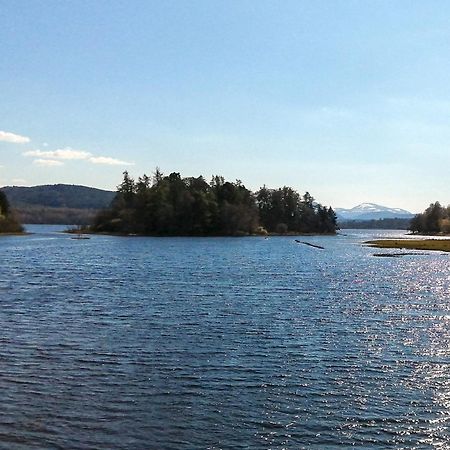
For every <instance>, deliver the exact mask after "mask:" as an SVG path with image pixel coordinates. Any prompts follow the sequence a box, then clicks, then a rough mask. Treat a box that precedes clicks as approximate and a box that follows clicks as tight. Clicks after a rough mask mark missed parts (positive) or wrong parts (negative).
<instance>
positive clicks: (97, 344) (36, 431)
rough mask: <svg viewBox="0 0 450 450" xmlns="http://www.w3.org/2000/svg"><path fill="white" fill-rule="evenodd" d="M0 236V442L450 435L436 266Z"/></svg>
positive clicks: (323, 441)
mask: <svg viewBox="0 0 450 450" xmlns="http://www.w3.org/2000/svg"><path fill="white" fill-rule="evenodd" d="M60 228H61V227H59V228H58V227H48V226H30V227H29V229H30V231H33V232H34V234H32V235H29V236H20V237H18V236H5V237H1V238H0V255H1V260H0V269H1V270H0V327H1V333H0V398H1V408H0V448H2V449H9V450H16V449H34V448H36V449H38V448H39V449H44V448H45V449H116V448H117V449H119V448H120V449H125V448H127V449H158V450H164V449H269V448H270V449H302V448H305V449H334V448H336V449H337V448H340V449H341V448H349V447H351V448H360V449H363V448H364V449H386V448H399V449H400V448H408V449H411V448H421V449H422V448H444V447H447V446H448V445H450V437H449V436H450V433H449V428H448V427H449V423H450V365H449V363H450V259H449V255H448V254H445V253H440V252H436V253H430V252H425V253H419V252H416V253H418V254H417V255H407V256H403V257H399V258H380V257H374V256H373V255H374V254H376V253H388V252H393V253H398V252H399V250H380V249H373V248H367V247H364V246H362V245H361V243H362V242H364V241H365V240H369V239H373V238H377V237H383V236H401V235H402V234H403V233H402V232H399V231H391V232H389V231H365V230H358V231H356V230H343V235H340V236H337V237H301V238H299V239H301V240H303V241H307V242H310V243H313V244H318V245H321V246H323V247H325V249H324V250H319V249H316V248H312V247H308V246H305V245H302V244H298V243H296V242H295V241H294V239H295V238H294V237H270V238H269V239H264V238H261V237H248V238H143V237H112V236H92V237H91V239H88V240H74V239H71V238H70V236H68V235H66V234H61V233H59V232H58V229H60Z"/></svg>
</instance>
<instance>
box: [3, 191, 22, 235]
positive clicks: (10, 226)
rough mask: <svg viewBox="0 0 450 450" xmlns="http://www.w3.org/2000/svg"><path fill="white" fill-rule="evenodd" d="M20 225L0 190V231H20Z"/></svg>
mask: <svg viewBox="0 0 450 450" xmlns="http://www.w3.org/2000/svg"><path fill="white" fill-rule="evenodd" d="M21 232H23V227H22V225H21V224H20V223H19V222H18V221H17V219H16V218H15V217H14V214H13V213H12V211H11V208H10V206H9V202H8V199H7V198H6V195H5V193H4V192H2V191H0V233H21Z"/></svg>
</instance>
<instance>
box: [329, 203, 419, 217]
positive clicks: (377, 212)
mask: <svg viewBox="0 0 450 450" xmlns="http://www.w3.org/2000/svg"><path fill="white" fill-rule="evenodd" d="M335 212H336V215H337V217H338V219H339V220H340V221H344V220H346V221H347V220H376V219H410V218H412V217H414V214H413V213H411V212H409V211H406V210H405V209H400V208H389V207H387V206H382V205H377V204H375V203H361V204H360V205H358V206H355V207H354V208H351V209H344V208H336V210H335Z"/></svg>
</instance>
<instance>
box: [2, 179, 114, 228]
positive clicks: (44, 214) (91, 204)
mask: <svg viewBox="0 0 450 450" xmlns="http://www.w3.org/2000/svg"><path fill="white" fill-rule="evenodd" d="M0 190H1V191H3V192H4V193H5V194H6V197H7V198H8V200H9V203H10V205H11V207H12V208H13V209H14V210H15V211H16V213H17V215H18V217H19V219H20V220H21V222H22V223H62V224H86V223H89V222H90V221H91V220H92V219H93V217H94V216H95V215H96V214H97V212H98V211H99V210H100V209H103V208H106V207H108V206H109V205H110V203H111V201H112V199H113V198H114V196H115V195H116V193H115V192H112V191H105V190H102V189H97V188H91V187H87V186H78V185H69V184H53V185H43V186H32V187H22V186H5V187H3V188H0Z"/></svg>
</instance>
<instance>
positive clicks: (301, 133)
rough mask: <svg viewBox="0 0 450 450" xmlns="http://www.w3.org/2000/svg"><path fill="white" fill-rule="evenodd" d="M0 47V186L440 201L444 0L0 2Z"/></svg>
mask: <svg viewBox="0 0 450 450" xmlns="http://www.w3.org/2000/svg"><path fill="white" fill-rule="evenodd" d="M0 52H1V53H0V54H1V58H0V166H1V167H0V185H11V184H21V185H36V184H53V183H73V184H83V185H88V186H95V187H100V188H106V189H114V188H115V186H116V185H117V184H118V183H119V182H120V180H121V176H122V175H121V174H122V171H123V170H125V169H127V170H128V171H129V172H130V173H131V174H132V175H134V176H136V177H137V176H139V175H142V174H143V173H147V174H150V173H151V172H152V171H153V170H154V168H155V167H156V166H159V167H160V168H161V170H162V171H163V172H165V173H170V172H172V171H177V172H181V174H182V175H183V176H191V175H199V174H203V175H204V176H205V177H207V178H209V177H210V176H211V175H213V174H221V175H223V176H225V177H226V178H227V179H231V180H234V179H241V180H242V181H243V182H244V184H245V185H246V186H247V187H249V188H251V189H257V188H258V187H259V186H261V185H262V184H264V183H265V184H266V185H267V186H269V187H278V186H282V185H290V186H292V187H294V188H296V189H297V190H299V191H300V192H304V191H305V190H308V191H310V192H311V193H312V194H313V195H314V196H315V197H316V198H317V199H318V200H319V201H320V202H322V203H324V204H327V205H333V206H335V207H351V206H354V205H356V204H358V203H361V202H366V201H369V202H376V203H381V204H385V205H388V206H394V207H403V208H406V209H410V210H412V211H420V210H423V209H424V208H425V207H426V206H427V205H428V204H429V203H430V202H432V201H436V200H440V201H441V202H442V203H444V204H447V203H449V202H450V184H449V182H448V181H449V168H450V151H449V146H450V121H449V118H450V3H448V2H445V1H439V2H437V1H427V2H423V1H401V0H396V1H395V2H394V1H382V0H377V1H375V0H374V1H369V0H367V1H351V0H345V1H338V0H333V1H332V0H329V1H312V0H311V1H300V0H296V1H264V0H254V1H245V0H242V1H231V0H227V1H214V0H205V1H181V0H179V1H169V0H165V1H114V0H108V1H98V0H96V1H64V2H62V1H51V0H45V1H38V0H33V1H28V0H27V1H25V0H14V1H13V0H8V1H4V0H0Z"/></svg>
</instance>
